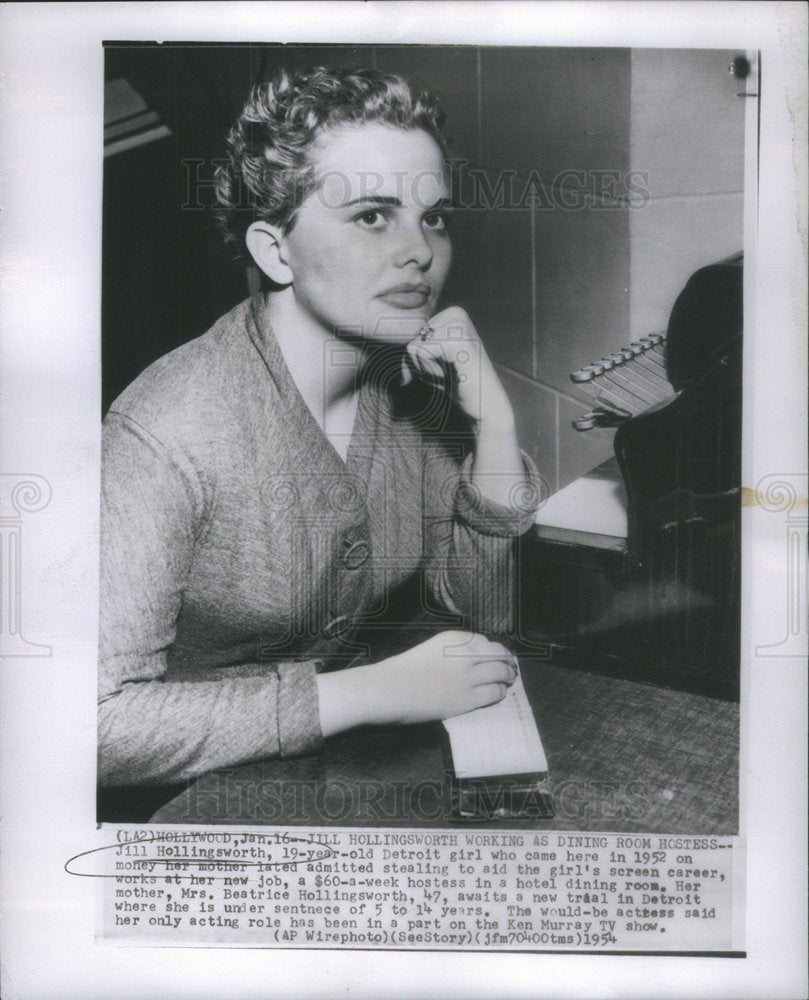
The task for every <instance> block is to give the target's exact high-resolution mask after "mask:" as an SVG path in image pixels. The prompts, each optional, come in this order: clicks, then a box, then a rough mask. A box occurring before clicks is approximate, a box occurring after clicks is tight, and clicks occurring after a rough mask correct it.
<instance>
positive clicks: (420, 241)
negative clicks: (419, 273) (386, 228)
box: [395, 223, 433, 270]
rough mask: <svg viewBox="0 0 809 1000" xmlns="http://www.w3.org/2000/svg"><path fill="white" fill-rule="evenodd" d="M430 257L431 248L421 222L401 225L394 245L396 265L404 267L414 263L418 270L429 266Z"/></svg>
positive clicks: (431, 256) (431, 257) (431, 255)
mask: <svg viewBox="0 0 809 1000" xmlns="http://www.w3.org/2000/svg"><path fill="white" fill-rule="evenodd" d="M432 259H433V248H432V246H431V245H430V243H429V241H428V239H427V235H426V233H425V232H424V230H423V228H422V226H421V223H419V224H418V225H412V226H411V225H406V226H402V228H401V230H400V231H399V242H398V244H397V246H396V256H395V263H396V266H397V267H406V266H407V265H408V264H415V265H416V266H417V267H418V268H419V269H420V270H424V269H425V268H427V267H429V266H430V264H431V263H432Z"/></svg>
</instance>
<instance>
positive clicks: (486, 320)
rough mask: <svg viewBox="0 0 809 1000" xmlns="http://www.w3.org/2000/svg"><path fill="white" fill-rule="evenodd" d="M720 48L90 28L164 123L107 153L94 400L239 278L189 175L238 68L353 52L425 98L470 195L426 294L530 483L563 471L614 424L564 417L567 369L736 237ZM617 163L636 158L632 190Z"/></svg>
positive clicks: (575, 406)
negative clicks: (500, 402) (517, 445)
mask: <svg viewBox="0 0 809 1000" xmlns="http://www.w3.org/2000/svg"><path fill="white" fill-rule="evenodd" d="M730 55H731V54H729V53H726V52H720V51H712V50H705V51H696V50H689V51H677V50H665V51H664V50H643V51H635V52H633V51H630V50H628V49H595V48H588V49H543V48H478V47H471V46H470V47H467V46H429V47H427V46H373V47H371V46H367V47H348V46H321V47H315V46H157V45H149V46H140V45H139V46H127V45H111V46H109V47H108V48H107V51H106V77H107V80H108V81H112V80H118V79H121V78H124V79H126V80H127V81H128V82H129V84H130V85H131V86H132V87H133V88H134V89H135V90H136V91H137V92H138V93H139V94H140V95H142V97H143V98H144V101H145V102H146V104H147V106H148V107H149V109H152V110H153V111H155V112H156V113H157V114H158V116H159V118H160V121H161V122H163V123H164V124H165V125H166V126H168V129H169V130H170V133H171V134H170V135H168V136H165V137H163V138H160V139H158V140H157V141H155V142H152V143H149V144H147V145H143V146H139V147H137V148H134V149H129V150H127V151H126V152H121V153H118V154H117V155H114V156H109V157H108V158H107V160H106V162H105V182H104V274H103V323H102V329H103V399H104V407H105V409H106V407H108V406H109V404H110V402H111V401H112V400H113V399H114V398H115V396H116V395H117V394H118V393H119V392H120V391H121V390H122V389H123V388H124V386H125V385H127V384H128V383H129V382H130V381H131V380H132V379H133V378H134V377H135V376H136V375H137V374H138V373H139V372H140V371H141V370H142V369H143V368H144V367H146V365H148V364H149V363H150V362H151V361H153V360H155V359H156V358H157V357H159V356H160V355H161V354H164V353H166V352H167V351H169V350H171V349H172V348H174V347H176V346H178V345H179V344H181V343H183V342H185V341H187V340H189V339H191V338H193V337H196V336H198V335H200V334H201V333H204V331H205V330H206V329H207V328H208V327H209V326H210V325H211V324H212V323H213V322H214V321H215V320H216V319H217V318H218V317H219V316H220V315H221V314H222V313H224V312H225V311H227V310H228V309H229V308H231V307H232V306H233V305H234V304H236V303H237V302H239V301H240V300H241V299H243V298H244V297H245V296H246V294H247V293H248V289H249V288H250V275H249V273H246V271H245V268H244V266H243V265H240V264H237V263H235V262H234V261H232V260H231V259H230V258H229V256H228V252H227V250H226V249H225V248H224V246H223V245H222V243H221V240H220V238H219V236H218V234H217V233H216V231H215V228H214V226H213V219H212V215H211V212H210V206H211V205H212V203H213V194H212V191H211V189H210V187H208V186H206V184H205V182H206V181H208V180H210V178H211V177H212V174H213V169H214V161H215V160H216V159H217V158H219V157H221V156H222V155H223V154H224V148H225V135H226V133H227V130H228V128H229V127H230V124H231V123H232V121H233V120H234V119H235V117H236V116H237V115H238V113H239V111H240V109H241V106H242V104H243V102H244V99H245V97H246V95H247V93H248V91H249V89H250V87H251V85H252V84H253V83H255V82H257V81H259V80H261V79H262V78H264V77H265V76H266V75H267V74H268V73H269V72H271V71H272V70H273V69H275V68H277V67H279V66H286V67H289V68H297V67H301V68H304V67H311V66H314V65H326V66H330V67H335V68H336V67H341V66H358V65H364V66H373V67H377V68H379V69H381V70H385V71H390V72H397V73H400V74H402V75H403V76H405V77H407V78H409V79H411V80H413V81H414V82H416V83H419V84H421V85H423V86H426V87H429V88H430V89H431V90H433V91H435V92H436V93H437V94H438V96H439V97H440V98H441V100H442V102H443V104H444V107H445V109H446V111H447V115H448V132H449V135H450V139H451V141H452V144H453V148H454V149H455V151H456V153H457V154H458V155H459V156H461V157H463V158H464V159H465V160H466V161H467V162H466V165H465V166H464V168H463V170H462V173H461V188H460V192H461V195H462V200H463V201H464V203H466V204H469V206H470V207H469V208H468V210H467V211H461V212H460V213H459V217H458V219H457V221H456V223H455V224H454V226H453V242H454V248H455V265H454V272H453V275H452V277H451V278H450V282H449V284H448V287H447V289H446V293H445V304H449V303H451V302H457V303H460V304H462V305H464V306H465V307H466V308H467V309H468V311H469V312H470V315H471V316H472V319H473V320H474V322H475V324H476V325H477V327H478V329H479V330H480V332H481V335H482V337H483V338H484V340H485V342H486V344H487V346H488V349H489V351H490V353H491V355H492V358H493V360H494V361H495V363H496V364H497V367H498V371H499V374H500V376H501V378H502V380H503V382H504V384H505V386H506V389H507V391H508V392H509V394H510V396H511V398H512V401H513V403H514V404H515V411H516V413H517V417H518V421H519V430H520V436H521V440H522V444H523V446H524V447H525V448H526V449H527V450H528V451H530V452H531V453H532V455H533V457H534V458H535V460H536V461H537V463H538V465H539V467H540V470H541V472H542V473H543V475H544V477H545V478H546V480H547V482H548V485H549V488H550V489H551V490H556V489H559V488H561V486H563V485H565V484H566V483H567V482H569V481H570V480H572V479H574V478H576V477H577V476H579V475H581V474H582V473H584V472H585V471H587V470H588V469H590V468H592V467H593V466H594V465H596V464H598V463H599V462H600V461H602V460H603V459H604V458H606V457H607V456H608V455H609V454H611V452H612V433H613V432H611V431H608V430H596V431H592V432H588V433H587V434H578V433H577V432H575V431H573V430H572V429H571V427H570V421H571V420H573V419H574V418H576V417H577V416H580V415H581V414H582V413H583V412H584V411H585V410H586V409H587V408H588V405H587V398H586V397H582V396H579V395H577V393H576V390H575V389H574V387H573V386H572V385H571V383H570V380H569V374H570V372H571V371H573V370H575V369H576V368H580V367H582V366H583V365H584V364H587V363H589V362H590V361H594V360H597V359H598V358H599V357H601V355H603V354H605V353H607V352H609V351H613V350H616V349H617V348H618V347H620V346H621V345H622V344H624V343H626V342H627V341H629V340H630V339H632V338H633V337H636V336H639V335H642V334H643V333H650V332H653V330H657V329H660V328H661V327H663V328H665V321H666V319H667V316H668V311H669V310H670V308H671V305H672V304H673V301H674V298H675V297H676V294H677V292H678V291H679V289H680V288H681V287H682V285H683V284H684V283H685V280H686V278H687V277H688V275H689V274H690V273H691V272H692V271H694V270H696V268H697V267H700V266H702V265H703V264H707V263H711V262H712V261H714V260H718V259H720V258H721V257H724V256H726V255H728V254H730V253H732V252H734V251H735V250H738V249H740V248H741V242H742V162H743V102H742V101H741V100H739V99H737V98H736V94H735V92H736V90H737V87H736V86H735V81H734V80H733V79H732V78H729V77H728V74H727V72H726V67H727V65H728V62H729V61H730ZM632 170H634V171H640V172H641V174H642V175H645V177H646V181H645V182H644V181H643V180H641V181H640V182H638V184H637V185H636V189H635V191H634V193H633V191H632V190H631V189H630V188H628V187H627V176H628V173H629V171H632ZM476 172H477V180H474V175H475V173H476ZM613 176H614V177H615V178H617V179H616V180H615V181H610V179H609V178H610V177H613ZM598 178H601V180H598ZM482 179H485V184H483V180H482ZM195 180H196V182H201V183H195ZM499 184H500V185H503V186H502V187H501V188H499V189H498V185H499ZM532 185H533V186H532ZM498 190H499V191H500V193H499V195H498V194H497V192H498ZM487 192H488V196H487ZM532 192H533V197H528V196H527V195H528V194H530V193H532ZM487 201H488V202H489V204H490V207H489V210H485V209H486V205H485V203H486V202H487ZM492 202H495V203H496V204H495V205H494V206H493V207H492V206H491V203H492Z"/></svg>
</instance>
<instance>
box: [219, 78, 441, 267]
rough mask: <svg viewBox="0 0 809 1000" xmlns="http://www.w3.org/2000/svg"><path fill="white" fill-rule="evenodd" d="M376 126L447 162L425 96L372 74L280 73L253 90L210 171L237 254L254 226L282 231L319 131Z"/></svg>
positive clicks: (306, 180) (304, 191) (434, 107)
mask: <svg viewBox="0 0 809 1000" xmlns="http://www.w3.org/2000/svg"><path fill="white" fill-rule="evenodd" d="M369 123H378V124H383V125H392V126H395V127H397V128H402V129H421V130H423V131H424V132H427V133H428V134H429V135H431V136H432V137H433V138H434V139H435V141H436V142H437V143H438V145H439V147H440V148H441V151H442V153H443V154H444V156H445V158H446V159H447V160H449V159H450V152H449V147H448V144H447V142H446V139H445V138H444V136H443V135H442V132H441V130H442V128H443V125H444V112H443V109H442V108H441V105H440V103H439V101H438V99H437V98H436V97H435V96H433V95H432V94H431V93H429V92H428V91H424V90H415V89H413V88H412V87H411V86H410V84H408V83H407V81H406V80H404V79H402V77H400V76H394V75H393V74H387V73H380V72H378V71H376V70H372V69H350V70H338V71H331V70H327V69H324V68H323V67H317V68H316V69H313V70H309V71H305V72H299V73H294V74H290V73H287V72H286V71H285V70H280V71H279V72H278V73H277V74H275V75H274V76H273V77H272V78H271V79H269V80H267V81H266V82H264V83H261V84H258V85H257V86H256V87H254V88H253V91H252V93H251V94H250V98H249V99H248V101H247V103H246V104H245V106H244V110H243V111H242V113H241V115H240V116H239V118H238V120H237V122H236V124H235V125H234V126H233V128H232V129H231V130H230V133H229V135H228V159H227V162H226V163H223V164H222V165H220V166H219V167H218V169H217V171H216V197H217V202H218V207H217V216H218V220H219V224H220V226H221V228H222V230H223V232H224V236H225V239H226V241H227V242H228V243H231V244H235V248H236V250H237V251H238V252H239V253H242V252H243V249H244V236H245V233H246V231H247V228H248V227H249V226H250V224H251V223H252V222H254V221H256V220H258V219H261V220H264V221H265V222H269V223H271V224H273V225H277V226H280V227H281V228H282V229H283V230H284V231H285V232H289V231H290V230H291V229H292V227H293V226H294V224H295V215H296V211H297V209H298V207H299V205H300V204H301V202H302V201H303V200H304V199H305V198H306V197H307V196H308V195H309V194H311V192H312V191H313V190H315V188H316V186H317V183H318V178H317V177H316V176H315V169H314V163H313V157H312V155H311V154H312V148H313V146H314V144H315V142H316V141H317V139H318V137H319V135H320V134H321V133H322V131H323V130H324V129H330V128H338V127H339V126H341V125H347V124H369Z"/></svg>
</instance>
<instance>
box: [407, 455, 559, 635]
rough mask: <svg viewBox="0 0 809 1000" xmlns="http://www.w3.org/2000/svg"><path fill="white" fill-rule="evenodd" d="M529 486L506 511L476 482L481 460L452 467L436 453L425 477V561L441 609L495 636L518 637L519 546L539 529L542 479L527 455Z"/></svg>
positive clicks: (430, 457)
mask: <svg viewBox="0 0 809 1000" xmlns="http://www.w3.org/2000/svg"><path fill="white" fill-rule="evenodd" d="M522 457H523V465H524V470H525V481H524V483H523V484H521V485H520V486H518V487H517V488H515V490H514V491H513V496H512V503H511V504H510V505H509V506H504V505H502V504H499V503H495V502H494V501H492V500H489V499H488V498H487V497H485V496H484V495H483V494H482V493H481V492H480V490H479V489H477V487H476V486H475V485H474V484H473V483H472V480H471V470H472V461H473V455H471V454H467V456H466V458H465V459H464V460H463V462H462V463H461V464H460V465H458V463H457V462H450V461H448V459H447V457H446V455H442V454H441V452H440V450H439V449H437V448H435V447H433V448H429V449H428V451H427V464H426V468H425V476H424V488H425V496H424V510H425V528H424V541H425V554H426V555H427V577H428V587H429V590H430V592H431V594H432V596H433V599H434V600H437V602H438V603H439V605H440V606H442V607H444V608H446V609H447V610H449V611H452V612H454V613H456V614H459V615H461V616H462V617H463V618H464V620H465V621H466V623H467V625H468V627H469V628H472V629H474V630H475V631H478V632H484V633H488V634H490V635H494V634H497V635H507V634H509V633H513V632H514V631H515V621H514V615H515V611H516V607H517V601H516V586H517V581H516V572H515V570H516V566H515V555H514V549H515V544H514V543H515V539H516V538H517V537H518V536H519V535H521V534H523V533H524V532H526V531H527V530H528V529H529V528H530V527H531V525H532V524H533V522H534V518H535V516H536V511H537V509H538V508H539V503H540V500H541V480H540V477H539V473H538V472H537V469H536V467H535V465H534V463H533V462H532V460H531V459H530V458H529V457H528V456H527V455H525V454H524V453H523V456H522Z"/></svg>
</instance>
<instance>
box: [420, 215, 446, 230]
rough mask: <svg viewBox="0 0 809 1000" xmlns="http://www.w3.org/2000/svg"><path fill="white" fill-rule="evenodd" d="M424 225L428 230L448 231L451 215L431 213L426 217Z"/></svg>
mask: <svg viewBox="0 0 809 1000" xmlns="http://www.w3.org/2000/svg"><path fill="white" fill-rule="evenodd" d="M424 225H425V226H427V228H428V229H448V228H449V215H448V214H447V213H446V212H429V213H428V214H427V215H425V216H424Z"/></svg>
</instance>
